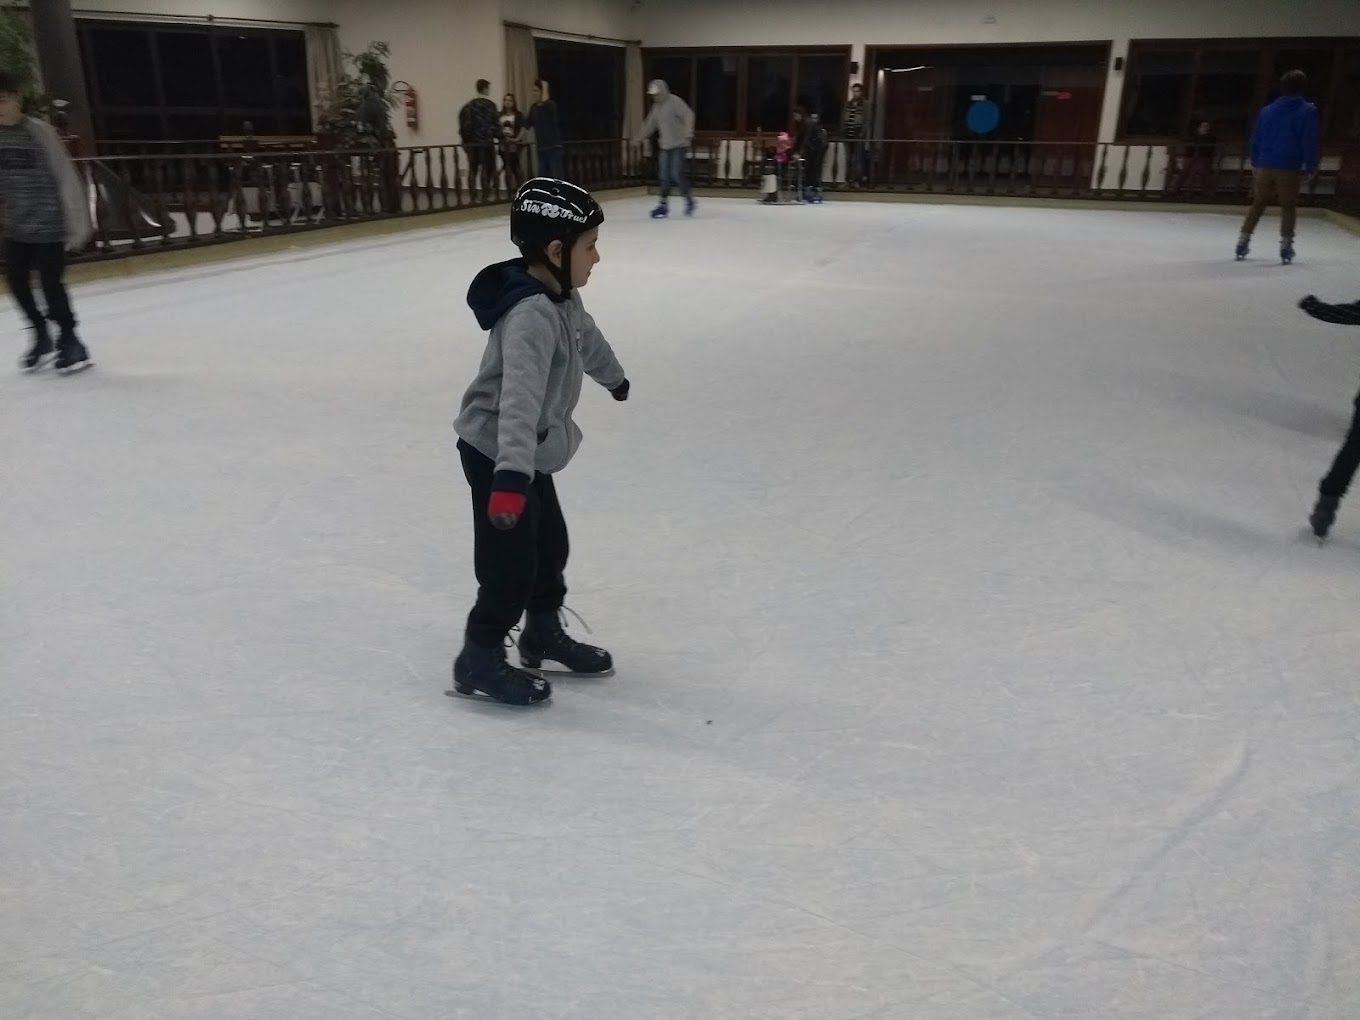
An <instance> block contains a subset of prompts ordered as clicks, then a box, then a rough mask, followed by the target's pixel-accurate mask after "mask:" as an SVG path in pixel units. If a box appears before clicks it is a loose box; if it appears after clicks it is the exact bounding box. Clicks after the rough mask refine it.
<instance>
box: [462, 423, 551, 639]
mask: <svg viewBox="0 0 1360 1020" xmlns="http://www.w3.org/2000/svg"><path fill="white" fill-rule="evenodd" d="M458 454H459V456H460V457H461V458H462V460H463V474H464V475H465V476H466V477H467V482H468V485H469V486H470V487H471V489H472V535H473V562H474V564H475V568H476V571H477V604H476V605H474V606H473V607H472V612H471V613H469V614H468V622H467V637H468V640H469V641H472V642H473V643H474V644H478V645H481V646H482V647H484V648H498V647H500V645H501V643H502V642H503V641H504V640H505V636H506V635H507V634H509V633H510V628H511V627H513V626H514V625H515V624H517V623H519V619H520V617H521V616H523V615H524V611H525V610H526V609H527V610H528V611H529V612H531V613H536V612H552V611H553V610H556V609H561V608H562V602H563V601H564V600H565V599H566V597H567V582H566V580H565V579H564V578H563V576H562V572H563V571H564V570H565V569H566V566H567V554H568V552H569V551H570V550H569V545H568V542H567V522H566V521H565V520H563V518H562V507H561V506H560V505H559V504H558V502H557V489H556V487H555V486H554V485H553V479H552V475H543V474H535V475H534V480H533V481H532V482H531V483H530V485H529V491H528V492H527V493H525V496H526V497H527V502H526V503H525V507H524V516H523V517H521V518H520V519H519V523H518V524H516V525H515V526H514V527H513V528H511V529H510V530H509V531H499V530H497V529H496V528H495V527H493V526H492V524H491V521H490V519H489V518H488V517H487V515H486V505H487V501H488V500H490V498H491V481H492V478H493V476H494V475H495V473H496V465H495V463H494V462H493V461H492V460H491V459H490V458H489V457H485V456H483V455H482V454H481V453H479V452H478V451H477V450H475V449H473V448H472V447H471V446H469V445H468V444H467V443H465V442H463V441H462V440H461V439H460V440H459V441H458Z"/></svg>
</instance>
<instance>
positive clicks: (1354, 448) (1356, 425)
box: [1318, 394, 1360, 499]
mask: <svg viewBox="0 0 1360 1020" xmlns="http://www.w3.org/2000/svg"><path fill="white" fill-rule="evenodd" d="M1356 468H1360V394H1356V397H1355V416H1354V417H1353V418H1352V419H1351V430H1350V431H1349V432H1347V433H1346V441H1345V442H1344V443H1342V444H1341V449H1340V450H1339V451H1338V452H1337V455H1336V460H1334V461H1333V462H1332V470H1330V471H1328V472H1327V477H1326V478H1324V479H1323V480H1322V483H1321V484H1320V485H1319V486H1318V492H1319V493H1321V494H1322V495H1324V496H1335V497H1336V498H1337V499H1340V498H1341V497H1342V496H1344V495H1346V490H1347V489H1349V488H1350V487H1351V479H1353V478H1354V477H1355V471H1356Z"/></svg>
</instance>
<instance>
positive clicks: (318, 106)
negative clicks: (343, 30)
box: [304, 25, 345, 131]
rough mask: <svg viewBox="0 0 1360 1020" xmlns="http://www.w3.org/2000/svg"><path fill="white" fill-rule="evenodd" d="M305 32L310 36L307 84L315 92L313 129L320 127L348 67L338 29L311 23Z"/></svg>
mask: <svg viewBox="0 0 1360 1020" xmlns="http://www.w3.org/2000/svg"><path fill="white" fill-rule="evenodd" d="M304 33H305V36H306V40H307V86H308V88H309V89H310V90H311V94H312V130H313V131H316V130H317V129H318V128H319V127H320V126H321V120H322V117H323V116H324V115H325V113H326V110H327V109H328V108H329V107H330V104H331V100H332V99H333V98H334V96H335V89H336V86H337V85H339V83H340V78H341V77H342V76H343V75H344V73H345V68H344V62H343V59H342V57H341V56H340V34H339V32H338V31H336V30H335V29H334V28H326V27H324V26H320V25H309V26H307V28H305V29H304Z"/></svg>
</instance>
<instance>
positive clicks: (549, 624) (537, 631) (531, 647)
mask: <svg viewBox="0 0 1360 1020" xmlns="http://www.w3.org/2000/svg"><path fill="white" fill-rule="evenodd" d="M576 618H577V619H578V620H580V619H581V618H580V617H579V616H578V617H576ZM581 624H582V626H584V625H585V621H584V620H581ZM519 661H520V663H521V664H522V665H523V666H524V668H525V669H541V668H542V667H543V663H544V662H545V661H546V662H550V663H552V664H553V665H555V666H560V667H562V668H561V669H552V668H549V669H544V670H543V671H544V672H545V673H550V674H553V675H555V676H572V677H605V676H613V675H614V659H613V658H612V657H611V656H610V654H609V653H608V652H606V651H605V650H604V649H603V648H596V647H595V646H594V645H585V644H582V643H581V642H579V641H576V640H573V639H572V638H570V637H568V636H567V632H566V631H564V630H563V629H562V621H561V620H560V619H559V617H558V613H557V612H556V611H553V612H547V613H530V614H529V617H528V622H527V623H526V624H525V626H524V633H523V634H521V635H520V638H519Z"/></svg>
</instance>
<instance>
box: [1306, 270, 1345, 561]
mask: <svg viewBox="0 0 1360 1020" xmlns="http://www.w3.org/2000/svg"><path fill="white" fill-rule="evenodd" d="M1299 307H1300V308H1302V309H1303V310H1304V311H1305V312H1307V313H1308V314H1309V315H1311V316H1312V317H1313V318H1315V319H1320V320H1322V321H1323V322H1335V323H1337V324H1339V325H1342V326H1360V301H1353V302H1351V303H1350V304H1347V305H1329V304H1324V303H1323V302H1321V301H1319V300H1318V299H1317V298H1315V297H1314V296H1313V295H1311V294H1309V295H1308V296H1307V297H1306V298H1304V299H1303V300H1302V301H1300V302H1299ZM1357 468H1360V393H1357V394H1356V397H1355V416H1354V418H1352V419H1351V428H1350V431H1349V432H1347V433H1346V440H1345V442H1343V443H1342V444H1341V449H1340V450H1339V451H1337V455H1336V459H1335V460H1333V461H1332V469H1331V470H1330V471H1328V472H1327V476H1326V477H1325V478H1323V479H1322V481H1321V483H1319V485H1318V501H1317V505H1316V506H1315V507H1313V512H1312V514H1311V515H1310V516H1309V518H1308V523H1309V524H1311V525H1312V527H1313V534H1314V535H1316V536H1317V537H1318V538H1319V539H1323V538H1326V537H1327V532H1328V531H1330V530H1331V528H1332V522H1333V521H1335V520H1336V511H1337V508H1338V507H1339V506H1340V505H1341V500H1342V498H1343V497H1344V496H1345V495H1346V490H1347V489H1349V488H1350V486H1351V480H1352V479H1353V478H1354V477H1355V472H1356V469H1357Z"/></svg>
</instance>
